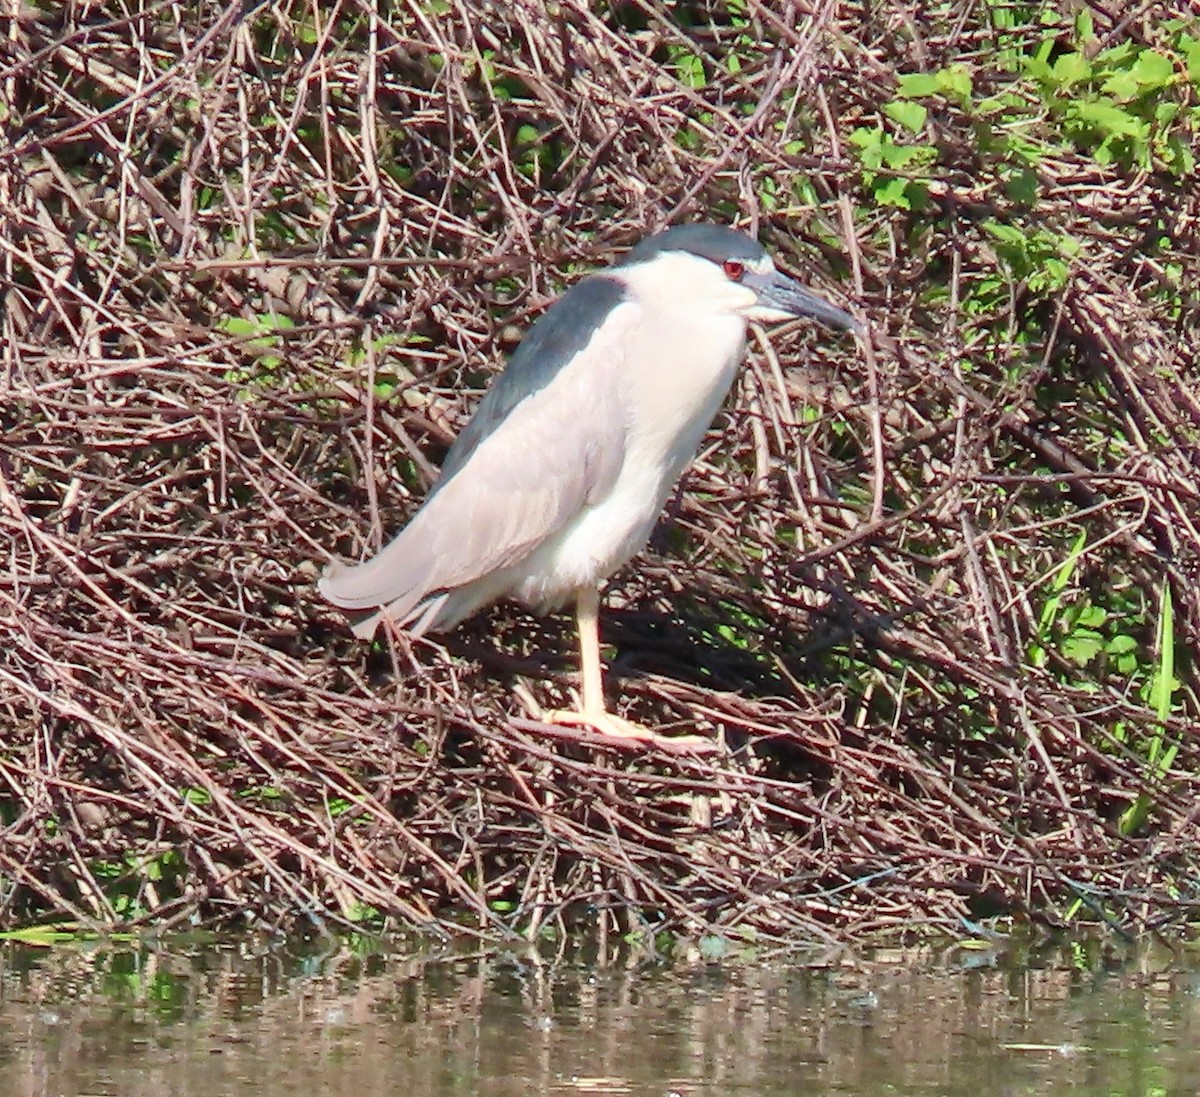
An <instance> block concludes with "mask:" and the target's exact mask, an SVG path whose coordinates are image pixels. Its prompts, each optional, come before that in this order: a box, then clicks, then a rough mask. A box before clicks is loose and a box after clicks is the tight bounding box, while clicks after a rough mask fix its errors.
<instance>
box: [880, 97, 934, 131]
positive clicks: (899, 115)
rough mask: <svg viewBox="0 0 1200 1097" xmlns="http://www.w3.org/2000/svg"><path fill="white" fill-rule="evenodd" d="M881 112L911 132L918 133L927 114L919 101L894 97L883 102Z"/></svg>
mask: <svg viewBox="0 0 1200 1097" xmlns="http://www.w3.org/2000/svg"><path fill="white" fill-rule="evenodd" d="M883 113H884V114H886V115H887V116H888V117H889V118H890V119H891V120H892V121H893V122H896V123H898V124H899V125H901V126H903V127H904V128H905V129H907V130H909V131H911V132H912V133H919V132H920V131H921V130H922V129H923V128H924V126H925V119H926V118H927V117H928V115H929V111H928V110H926V109H925V107H923V106H922V105H921V104H920V103H912V102H909V101H907V100H904V99H894V100H892V102H890V103H886V104H884V108H883Z"/></svg>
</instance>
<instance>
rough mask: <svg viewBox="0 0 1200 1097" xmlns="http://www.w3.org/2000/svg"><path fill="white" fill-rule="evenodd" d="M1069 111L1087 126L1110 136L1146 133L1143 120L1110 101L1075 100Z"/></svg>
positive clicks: (1135, 135) (1139, 135) (1137, 135)
mask: <svg viewBox="0 0 1200 1097" xmlns="http://www.w3.org/2000/svg"><path fill="white" fill-rule="evenodd" d="M1070 113H1071V117H1072V118H1074V119H1075V120H1076V121H1078V122H1080V123H1082V124H1083V125H1084V126H1086V127H1087V128H1089V129H1094V130H1099V131H1100V132H1101V133H1104V134H1107V135H1108V136H1110V137H1144V136H1145V134H1146V123H1145V122H1143V121H1142V120H1141V119H1140V118H1138V117H1137V116H1136V115H1133V114H1130V113H1129V111H1127V110H1123V109H1122V108H1121V107H1118V106H1117V105H1116V104H1115V103H1113V102H1111V101H1109V102H1104V101H1095V102H1087V101H1083V102H1076V103H1073V104H1072V105H1071V112H1070Z"/></svg>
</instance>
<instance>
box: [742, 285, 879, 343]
mask: <svg viewBox="0 0 1200 1097" xmlns="http://www.w3.org/2000/svg"><path fill="white" fill-rule="evenodd" d="M746 281H747V282H750V284H751V287H752V288H753V289H754V291H755V292H756V293H757V294H758V301H759V304H760V305H762V306H764V307H766V308H772V309H778V310H779V311H780V312H785V313H787V314H788V315H789V316H811V317H812V318H813V319H814V320H820V321H821V322H822V323H823V324H828V325H829V326H830V327H834V328H842V329H843V330H845V331H852V332H854V334H855V335H861V334H862V331H863V326H862V324H861V323H859V322H858V321H857V320H856V319H855V318H854V317H853V316H851V315H850V314H849V313H848V312H845V311H844V310H843V309H839V308H838V307H837V306H836V305H831V304H830V303H829V302H828V301H826V300H825V299H824V298H823V297H818V296H817V295H816V294H815V293H813V292H812V290H809V289H805V287H804V286H802V285H801V284H800V283H799V282H797V281H796V280H795V279H793V278H789V277H788V276H787V275H786V274H784V273H782V272H781V271H772V272H771V273H770V274H769V275H764V276H761V277H760V278H756V279H754V280H753V281H752V282H751V280H750V278H749V277H747V279H746Z"/></svg>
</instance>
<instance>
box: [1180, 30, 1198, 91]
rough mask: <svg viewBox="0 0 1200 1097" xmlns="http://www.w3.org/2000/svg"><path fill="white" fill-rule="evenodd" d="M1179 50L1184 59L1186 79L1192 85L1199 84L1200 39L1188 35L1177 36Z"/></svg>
mask: <svg viewBox="0 0 1200 1097" xmlns="http://www.w3.org/2000/svg"><path fill="white" fill-rule="evenodd" d="M1179 50H1180V52H1181V53H1182V54H1183V56H1184V58H1185V63H1186V66H1187V74H1188V79H1189V80H1190V81H1191V82H1192V83H1193V84H1200V38H1193V37H1192V36H1191V35H1190V34H1181V35H1180V36H1179Z"/></svg>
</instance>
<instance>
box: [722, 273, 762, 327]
mask: <svg viewBox="0 0 1200 1097" xmlns="http://www.w3.org/2000/svg"><path fill="white" fill-rule="evenodd" d="M728 301H729V311H730V312H734V313H737V314H738V315H740V316H745V317H746V318H747V319H750V320H753V319H756V317H755V316H754V309H755V306H756V304H757V302H758V294H757V293H755V292H754V290H752V289H750V288H749V287H747V286H739V285H736V284H734V283H732V282H731V283H730V284H729V296H728Z"/></svg>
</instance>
